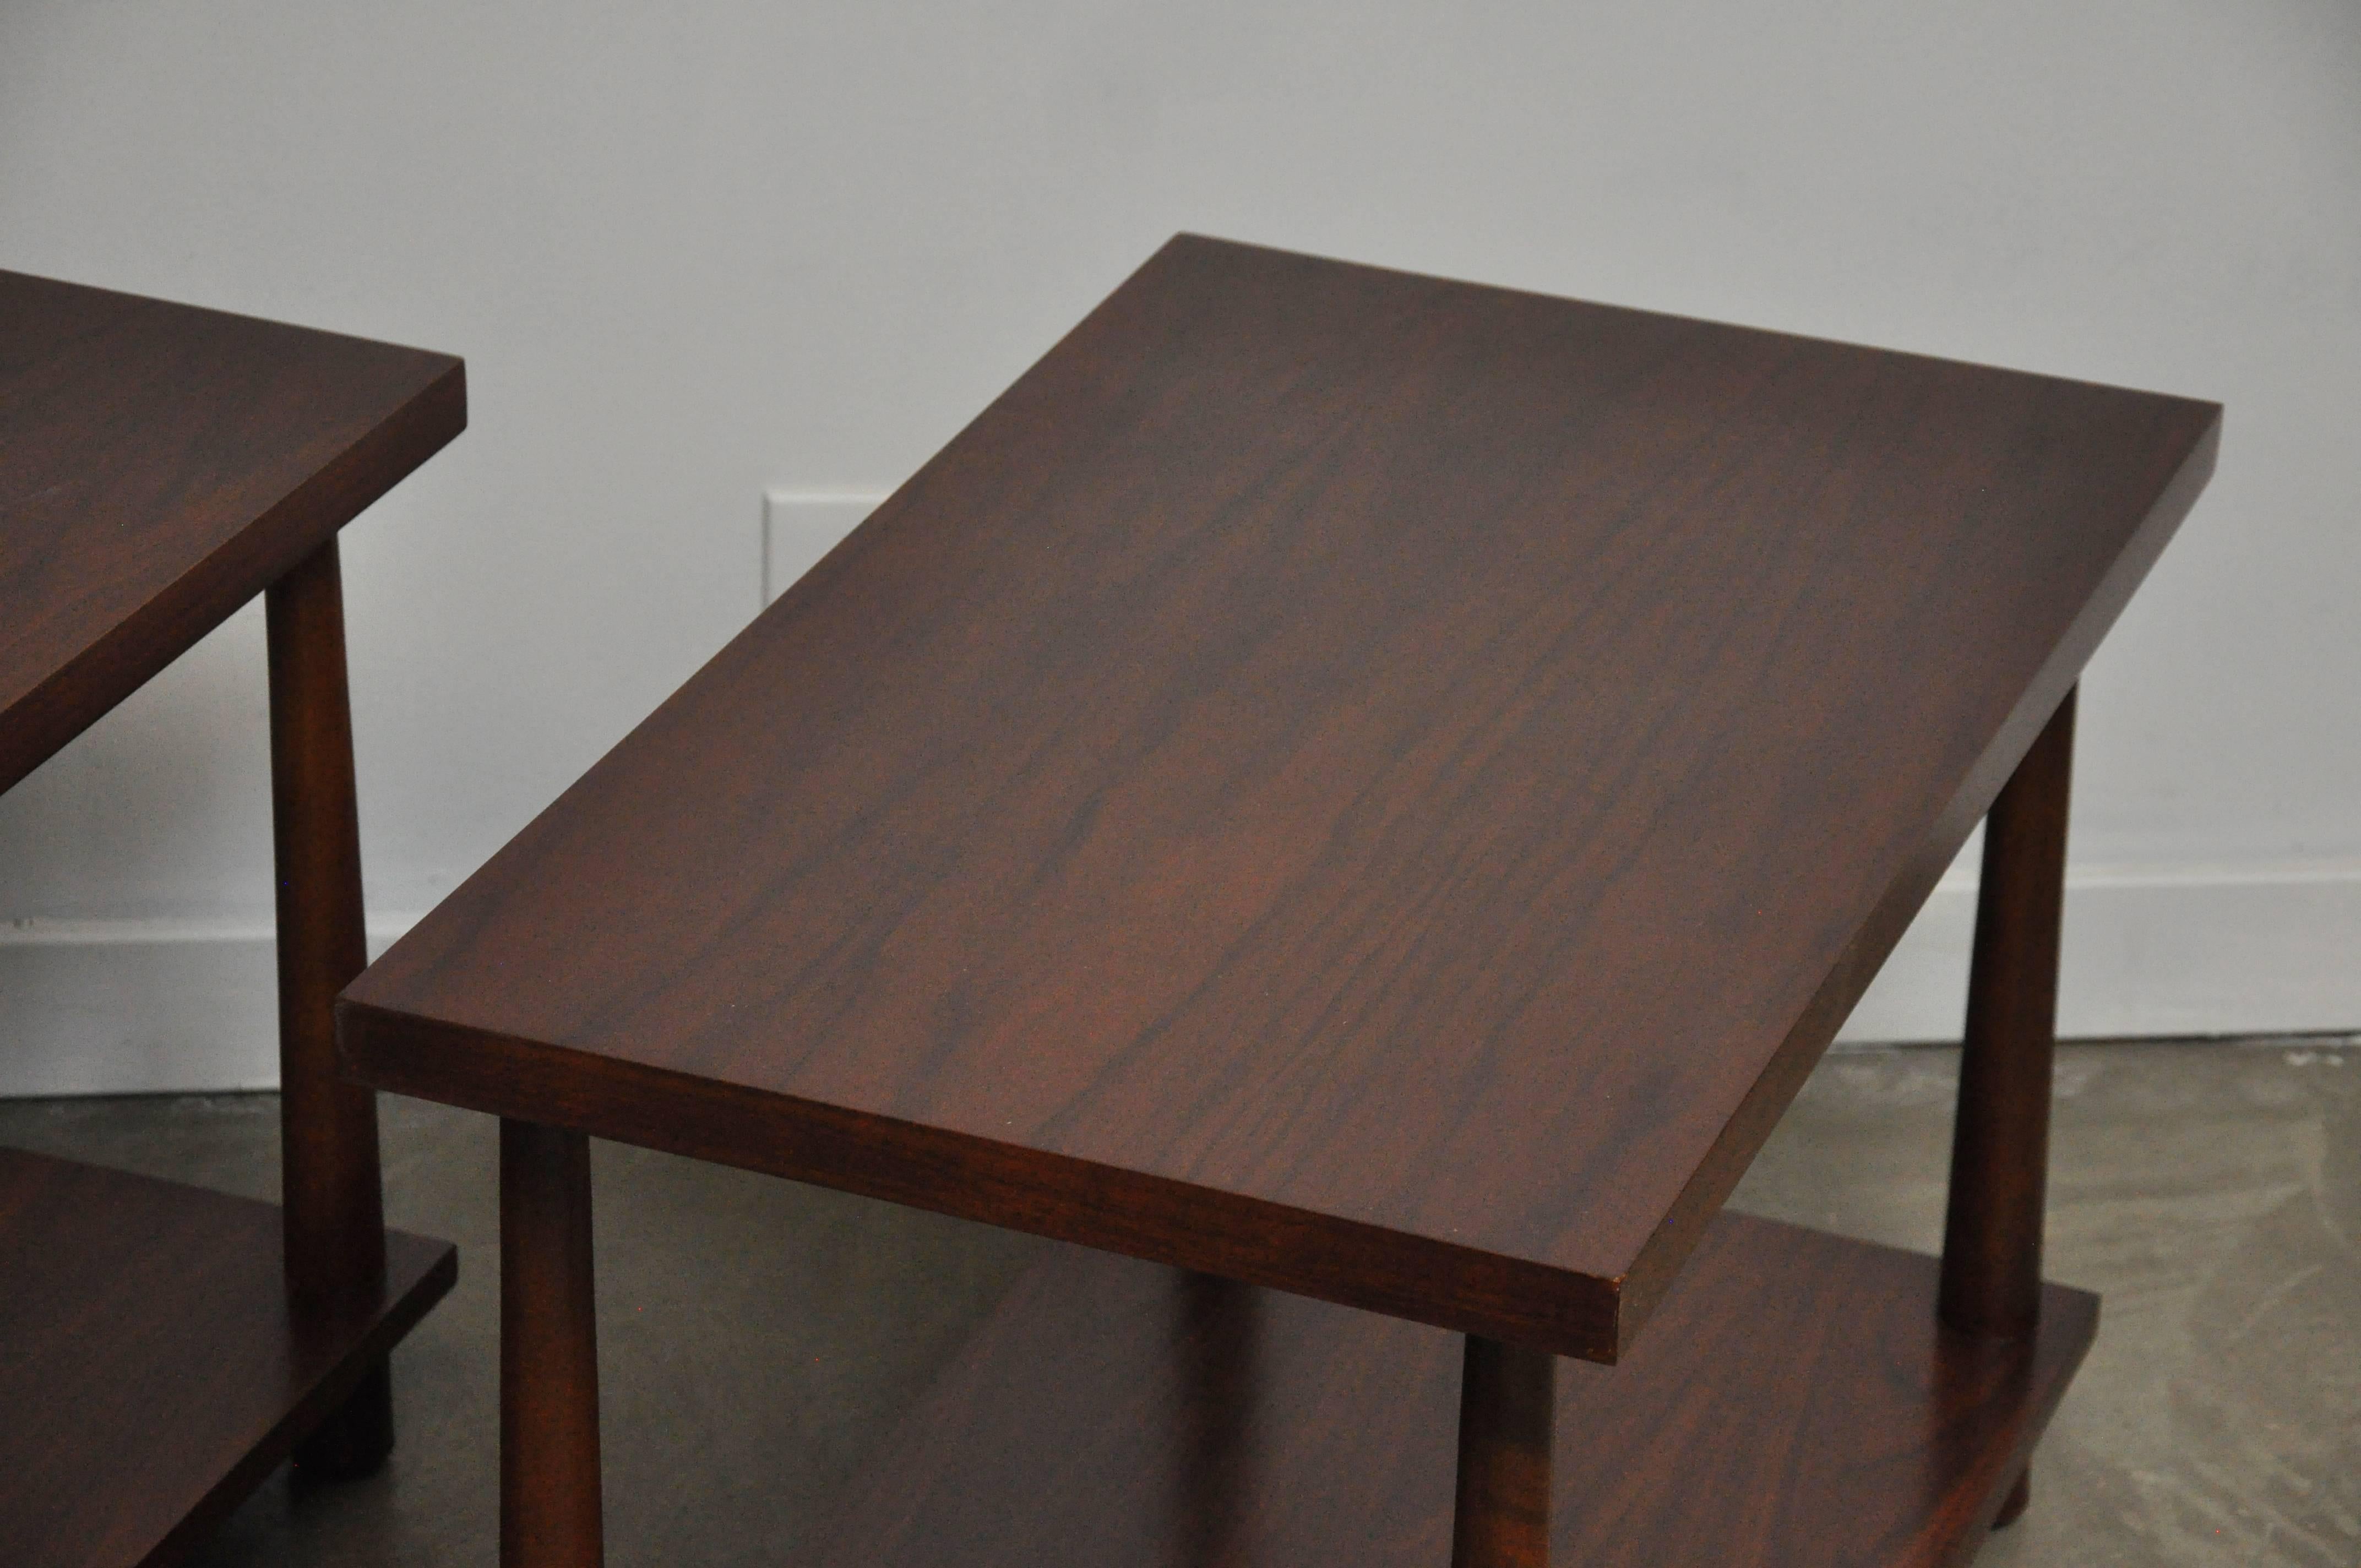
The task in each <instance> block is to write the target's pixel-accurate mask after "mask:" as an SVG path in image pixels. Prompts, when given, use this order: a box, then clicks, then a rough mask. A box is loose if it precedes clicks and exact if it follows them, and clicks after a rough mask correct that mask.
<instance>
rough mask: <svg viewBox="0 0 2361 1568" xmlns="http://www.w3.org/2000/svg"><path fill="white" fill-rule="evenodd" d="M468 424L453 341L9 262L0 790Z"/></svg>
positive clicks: (0, 514) (0, 431) (0, 457)
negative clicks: (324, 328) (107, 286)
mask: <svg viewBox="0 0 2361 1568" xmlns="http://www.w3.org/2000/svg"><path fill="white" fill-rule="evenodd" d="M466 424H467V388H466V384H465V378H464V375H463V372H462V370H461V367H460V364H459V361H458V360H456V359H454V358H452V357H450V356H447V355H441V354H428V353H424V352H422V351H420V350H418V349H414V348H397V347H395V346H393V345H390V344H383V343H370V342H367V341H364V340H362V339H360V338H355V337H341V336H338V335H336V334H333V333H325V332H313V331H311V330H308V329H306V328H303V327H294V326H284V325H281V324H280V323H276V322H265V321H256V320H253V319H251V318H249V317H246V316H235V315H228V314H225V313H222V312H219V311H207V310H199V309H196V308H194V307H192V306H188V305H176V304H168V303H166V302H163V301H160V300H148V299H142V298H139V297H137V296H136V295H131V294H117V293H111V292H109V291H106V290H104V289H88V288H83V287H82V286H80V285H78V284H73V283H59V282H52V281H50V280H47V279H41V278H28V277H26V276H25V275H23V274H22V273H16V272H0V790H5V789H6V788H8V787H9V786H10V785H12V784H16V782H17V781H18V780H19V779H21V778H23V777H24V776H25V775H26V774H27V773H30V772H32V770H33V769H34V768H36V767H38V765H39V764H40V763H41V762H43V761H44V760H46V759H47V758H48V757H49V755H50V754H51V753H52V752H54V751H57V750H58V749H59V748H60V747H61V746H63V745H64V744H65V743H66V742H67V741H68V740H72V739H73V738H74V736H76V735H78V734H80V733H81V732H82V730H83V729H87V728H88V727H89V726H90V725H91V724H92V723H93V721H95V720H96V719H97V718H98V717H99V716H100V715H101V714H103V713H104V712H106V710H107V709H109V708H111V707H114V706H115V704H116V703H118V702H120V701H122V700H123V698H125V697H126V696H129V695H130V694H131V693H132V692H133V691H135V690H137V688H138V687H139V685H141V684H142V683H143V682H145V681H146V680H147V679H148V677H149V676H151V675H153V674H156V672H157V671H159V670H160V669H162V668H163V667H164V666H165V665H166V664H169V663H171V662H172V660H174V659H175V658H177V657H179V656H180V654H181V653H182V652H185V651H187V649H188V648H189V647H190V646H191V645H192V643H194V642H195V641H197V640H198V639H199V638H201V637H203V635H204V634H205V633H206V632H208V631H210V630H213V629H214V627H215V626H217V625H219V624H220V623H221V622H222V621H223V620H226V619H227V618H228V616H229V615H230V613H231V612H232V611H233V610H235V609H237V608H238V607H239V606H240V605H242V604H244V603H246V602H247V600H248V599H250V598H254V597H255V596H256V595H257V594H258V593H260V592H261V591H262V590H263V589H264V588H266V587H269V585H270V584H271V583H273V582H275V581H276V580H277V579H278V578H279V577H280V576H282V575H284V574H285V572H286V571H287V570H288V568H289V567H291V566H292V565H295V564H296V563H297V562H298V561H301V560H302V558H303V557H304V556H305V555H307V554H310V553H311V552H312V551H313V550H314V549H316V548H317V547H318V546H319V545H320V544H322V543H325V542H326V541H327V540H328V539H329V538H331V537H332V536H334V534H335V531H336V530H337V529H338V528H341V527H342V526H343V525H344V524H345V523H346V522H349V521H352V519H353V518H354V517H355V516H356V515H357V514H358V513H359V511H360V510H361V509H362V508H364V507H366V506H368V504H369V502H371V501H373V500H375V499H377V498H378V497H379V496H380V495H382V494H383V493H384V492H385V491H386V490H388V489H389V488H391V487H392V486H393V484H394V482H395V481H396V480H398V479H400V478H401V477H402V476H403V475H405V474H407V473H409V472H410V471H411V470H412V468H415V467H416V466H418V465H419V464H420V463H422V462H423V461H425V459H426V458H427V457H428V456H429V455H432V454H433V453H434V451H435V450H436V449H437V448H438V447H440V446H442V445H443V444H444V443H445V442H447V441H449V440H450V439H451V438H452V437H453V436H455V435H456V434H458V433H459V432H460V430H461V429H462V428H464V427H465V425H466Z"/></svg>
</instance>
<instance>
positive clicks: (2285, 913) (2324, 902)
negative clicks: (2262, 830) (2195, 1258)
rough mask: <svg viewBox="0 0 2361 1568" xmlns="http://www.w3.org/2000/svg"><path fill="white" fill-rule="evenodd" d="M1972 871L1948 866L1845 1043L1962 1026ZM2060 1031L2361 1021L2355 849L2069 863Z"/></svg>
mask: <svg viewBox="0 0 2361 1568" xmlns="http://www.w3.org/2000/svg"><path fill="white" fill-rule="evenodd" d="M1975 916H1976V888H1975V883H1974V882H1973V881H1972V880H1966V881H1955V880H1951V879H1948V878H1947V879H1946V880H1945V881H1944V883H1942V885H1940V886H1938V888H1937V889H1936V890H1935V894H1934V896H1932V897H1931V898H1929V899H1928V900H1927V905H1926V907H1925V908H1923V909H1921V910H1920V911H1919V912H1918V918H1917V920H1916V922H1915V923H1914V924H1913V925H1912V926H1911V927H1910V930H1909V932H1908V933H1907V934H1906V935H1905V937H1904V938H1902V942H1901V945H1900V946H1899V947H1897V948H1894V956H1893V957H1892V958H1890V959H1887V960H1886V964H1885V968H1884V969H1883V970H1882V971H1881V972H1880V973H1879V975H1878V977H1877V980H1876V981H1875V982H1874V983H1873V984H1872V985H1871V986H1870V988H1869V992H1868V994H1866V995H1864V996H1863V997H1862V998H1861V1004H1860V1005H1859V1006H1857V1007H1855V1008H1854V1009H1853V1014H1852V1016H1851V1017H1850V1019H1848V1020H1846V1023H1845V1027H1844V1031H1843V1033H1842V1034H1840V1035H1839V1036H1838V1038H1839V1042H1844V1041H1851V1042H1856V1043H1871V1042H1876V1043H1897V1042H1911V1041H1927V1040H1956V1039H1958V1038H1959V1037H1960V1022H1961V1019H1962V1017H1963V1015H1964V1014H1965V1013H1966V1010H1967V997H1968V952H1969V948H1971V945H1972V940H1973V938H1974V935H1975ZM2061 945H2062V948H2063V952H2062V955H2061V958H2060V960H2059V980H2058V1032H2059V1035H2061V1036H2064V1037H2066V1038H2069V1039H2081V1040H2104V1039H2124V1038H2133V1037H2152V1036H2192V1035H2196V1036H2205V1035H2297V1034H2312V1033H2318V1032H2339V1033H2341V1032H2345V1031H2350V1030H2355V1029H2361V864H2356V863H2354V862H2350V861H2334V862H2327V863H2323V864H2319V865H2313V866H2303V867H2294V868H2289V869H2284V870H2274V871H2268V872H2256V871H2253V870H2250V869H2234V868H2226V867H2176V868H2161V867H2159V868H2154V869H2140V868H2105V867H2092V868H2089V869H2088V870H2070V872H2069V873H2068V875H2067V880H2066V928H2065V932H2064V936H2063V938H2062V939H2061Z"/></svg>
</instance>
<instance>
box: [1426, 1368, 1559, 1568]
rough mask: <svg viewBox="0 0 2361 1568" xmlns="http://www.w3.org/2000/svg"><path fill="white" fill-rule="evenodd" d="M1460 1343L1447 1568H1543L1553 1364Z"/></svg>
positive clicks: (1552, 1417)
mask: <svg viewBox="0 0 2361 1568" xmlns="http://www.w3.org/2000/svg"><path fill="white" fill-rule="evenodd" d="M1466 1338H1467V1343H1466V1358H1465V1360H1464V1362H1463V1363H1462V1366H1461V1371H1460V1377H1459V1492H1458V1501H1457V1506H1456V1509H1455V1513H1454V1515H1453V1518H1452V1527H1451V1564H1452V1568H1543V1565H1544V1564H1546V1563H1548V1562H1549V1537H1550V1447H1551V1442H1552V1438H1553V1436H1554V1430H1555V1428H1556V1425H1557V1358H1556V1357H1555V1356H1554V1355H1552V1354H1549V1353H1548V1352H1547V1351H1541V1350H1526V1349H1523V1348H1521V1347H1520V1346H1517V1345H1509V1344H1502V1343H1499V1341H1497V1340H1489V1339H1485V1338H1482V1337H1481V1336H1479V1335H1476V1334H1469V1335H1468V1336H1466Z"/></svg>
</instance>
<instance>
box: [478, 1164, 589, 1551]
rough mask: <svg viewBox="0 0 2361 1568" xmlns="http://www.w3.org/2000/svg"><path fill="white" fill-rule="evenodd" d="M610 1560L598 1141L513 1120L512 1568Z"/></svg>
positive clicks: (506, 1299) (506, 1473)
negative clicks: (593, 1184) (594, 1275)
mask: <svg viewBox="0 0 2361 1568" xmlns="http://www.w3.org/2000/svg"><path fill="white" fill-rule="evenodd" d="M603 1554H604V1547H603V1544H602V1542H601V1538H600V1524H599V1495H598V1313H597V1309H596V1307H595V1305H594V1303H593V1300H592V1295H591V1260H590V1146H589V1140H588V1139H587V1138H586V1137H584V1136H583V1135H581V1134H580V1133H573V1132H566V1131H565V1130H563V1129H560V1128H556V1127H544V1126H538V1125H535V1124H533V1123H531V1122H510V1121H503V1122H502V1123H501V1124H500V1563H501V1568H597V1564H598V1563H600V1562H602V1561H603Z"/></svg>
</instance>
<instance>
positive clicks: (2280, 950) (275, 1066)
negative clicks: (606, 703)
mask: <svg viewBox="0 0 2361 1568" xmlns="http://www.w3.org/2000/svg"><path fill="white" fill-rule="evenodd" d="M409 926H410V920H409V919H406V918H402V917H400V916H393V917H386V918H380V919H376V920H372V921H371V922H370V923H369V949H370V952H371V953H372V954H375V953H377V952H379V951H382V950H383V949H384V948H385V947H386V946H387V945H388V944H390V942H391V941H392V940H393V938H395V937H397V936H399V935H400V934H401V932H402V931H404V930H406V929H408V928H409ZM1974 926H1975V887H1974V884H1973V883H1968V882H1957V881H1948V882H1946V883H1944V884H1943V885H1942V886H1940V887H1938V889H1937V890H1936V891H1935V894H1934V896H1933V897H1932V898H1930V899H1929V900H1928V901H1927V907H1926V908H1925V910H1924V911H1922V912H1921V913H1920V915H1919V917H1918V920H1917V923H1916V924H1915V925H1914V926H1912V927H1911V928H1910V931H1909V934H1908V935H1907V936H1905V938H1903V939H1902V944H1901V946H1900V947H1898V948H1895V949H1894V956H1893V958H1892V959H1890V960H1889V961H1888V962H1887V964H1886V966H1885V970H1884V972H1883V973H1882V974H1880V975H1879V976H1878V978H1877V982H1876V983H1875V984H1874V985H1872V987H1871V988H1870V991H1869V993H1868V994H1867V995H1866V996H1864V997H1863V998H1861V1005H1860V1006H1859V1007H1858V1008H1857V1009H1855V1010H1854V1013H1853V1015H1852V1017H1851V1019H1850V1021H1849V1022H1848V1023H1847V1024H1846V1025H1845V1028H1844V1032H1843V1034H1842V1035H1840V1036H1839V1044H1842V1043H1847V1042H1850V1043H1852V1044H1856V1045H1862V1044H1872V1043H1887V1042H1901V1041H1927V1040H1951V1039H1957V1038H1958V1037H1959V1033H1960V1014H1961V1012H1962V1010H1963V1008H1964V1006H1965V1002H1966V995H1967V964H1968V948H1969V944H1970V938H1971V936H1972V934H1973V931H1974ZM2065 949H2066V950H2065V960H2064V974H2063V976H2062V978H2061V981H2060V986H2059V1005H2058V1011H2059V1032H2060V1033H2061V1034H2064V1035H2066V1036H2069V1037H2071V1038H2081V1039H2094V1038H2095V1039H2106V1038H2120V1037H2124V1036H2189V1035H2287V1034H2302V1033H2310V1032H2314V1031H2335V1032H2348V1031H2356V1030H2361V864H2351V863H2344V862H2338V863H2335V864H2330V865H2323V866H2319V867H2313V868H2306V869H2300V870H2293V871H2286V872H2268V873H2257V872H2251V871H2246V872H2240V871H2232V870H2207V869H2191V868H2180V869H2177V870H2169V871H2168V870H2162V869H2158V870H2151V871H2130V870H2112V871H2111V870H2106V869H2103V868H2092V869H2091V870H2088V871H2078V872H2075V873H2074V874H2073V875H2072V876H2071V877H2070V879H2069V883H2068V890H2067V901H2066V936H2065ZM275 1007H276V1003H275V1002H274V1000H273V980H272V955H271V936H270V930H269V927H267V926H260V927H258V926H252V925H242V926H241V925H233V924H229V923H207V922H203V921H164V920H126V921H34V922H26V923H20V924H17V925H14V926H0V1098H15V1097H22V1096H33V1095H57V1094H142V1093H162V1092H172V1091H206V1092H220V1091H232V1090H244V1089H269V1088H271V1087H273V1086H275V1085H276V1084H277V1082H278V1080H279V1062H278V1051H277V1044H276V1040H277V1021H276V1014H275Z"/></svg>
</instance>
